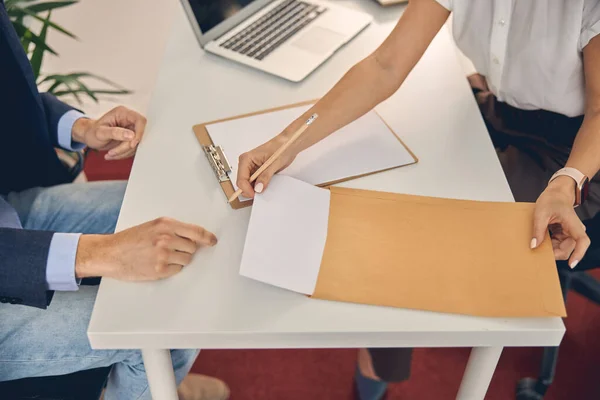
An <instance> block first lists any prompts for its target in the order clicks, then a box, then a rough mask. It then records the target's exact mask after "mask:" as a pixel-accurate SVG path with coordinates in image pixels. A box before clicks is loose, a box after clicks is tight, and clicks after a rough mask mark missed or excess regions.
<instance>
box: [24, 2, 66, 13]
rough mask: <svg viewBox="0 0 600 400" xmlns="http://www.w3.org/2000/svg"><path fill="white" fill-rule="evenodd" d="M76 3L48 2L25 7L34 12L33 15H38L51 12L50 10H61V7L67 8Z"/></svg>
mask: <svg viewBox="0 0 600 400" xmlns="http://www.w3.org/2000/svg"><path fill="white" fill-rule="evenodd" d="M75 3H77V0H69V1H49V2H46V3H37V4H33V5H30V6H27V8H28V9H29V10H30V11H32V12H34V13H39V12H44V11H51V10H55V9H57V8H62V7H68V6H70V5H73V4H75Z"/></svg>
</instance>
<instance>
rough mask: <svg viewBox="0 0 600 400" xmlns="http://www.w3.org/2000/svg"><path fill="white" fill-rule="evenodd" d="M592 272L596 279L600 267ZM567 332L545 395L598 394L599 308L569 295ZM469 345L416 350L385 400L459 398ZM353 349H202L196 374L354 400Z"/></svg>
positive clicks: (527, 353) (253, 397)
mask: <svg viewBox="0 0 600 400" xmlns="http://www.w3.org/2000/svg"><path fill="white" fill-rule="evenodd" d="M130 168H131V161H120V162H110V163H109V162H105V161H103V159H102V156H101V155H100V154H98V153H90V154H89V156H88V159H87V163H86V174H87V176H88V179H90V180H103V179H127V177H128V176H129V169H130ZM594 274H595V275H596V277H598V278H599V279H600V271H595V272H594ZM567 312H568V314H569V318H568V319H567V320H566V325H567V333H566V336H565V338H564V340H563V343H562V346H561V352H560V357H559V362H558V369H557V376H556V380H555V382H554V384H553V385H552V387H551V388H550V391H549V392H548V395H547V396H546V399H548V400H563V399H565V400H567V399H568V400H588V399H600V307H598V306H596V305H594V304H591V303H590V302H588V301H586V300H585V299H583V298H581V297H580V296H578V295H577V294H574V293H571V294H570V295H569V301H568V304H567ZM468 354H469V350H468V349H418V350H416V352H415V356H414V361H413V366H412V378H411V379H410V381H408V382H404V383H400V384H397V385H393V386H392V388H391V392H390V395H389V396H388V399H389V400H400V399H411V400H413V399H414V400H420V399H426V400H429V399H434V400H451V399H454V398H455V396H456V392H457V390H458V386H459V384H460V379H461V376H462V373H463V370H464V367H465V365H466V362H467V358H468ZM541 354H542V352H541V349H530V348H511V349H506V350H505V351H504V353H503V355H502V358H501V359H500V364H499V365H498V368H497V370H496V374H495V375H494V379H493V381H492V385H491V387H490V390H489V392H488V396H487V397H486V399H489V400H505V399H513V398H514V394H513V393H514V388H515V384H516V383H517V381H518V380H519V379H520V378H522V377H525V376H536V374H537V370H538V368H539V363H540V359H541ZM355 356H356V351H355V350H346V349H343V350H210V351H209V350H207V351H202V352H201V353H200V357H199V358H198V361H197V362H196V364H195V366H194V371H196V372H202V373H205V374H209V375H214V376H217V377H219V378H222V379H224V380H225V381H227V383H228V384H229V385H230V387H231V391H232V396H231V400H351V399H352V376H353V373H354V365H355V364H354V362H355Z"/></svg>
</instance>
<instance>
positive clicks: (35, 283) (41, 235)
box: [0, 228, 53, 308]
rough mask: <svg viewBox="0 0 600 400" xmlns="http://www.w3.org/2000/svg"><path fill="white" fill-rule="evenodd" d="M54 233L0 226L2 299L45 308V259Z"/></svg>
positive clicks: (48, 298)
mask: <svg viewBox="0 0 600 400" xmlns="http://www.w3.org/2000/svg"><path fill="white" fill-rule="evenodd" d="M52 236H53V233H52V232H46V231H28V230H23V229H16V228H0V260H1V261H0V300H3V302H4V303H12V304H24V305H28V306H33V307H38V308H46V307H47V305H48V304H49V302H50V299H51V296H52V294H51V292H50V293H48V292H47V289H46V261H47V259H48V250H49V248H50V242H51V241H52Z"/></svg>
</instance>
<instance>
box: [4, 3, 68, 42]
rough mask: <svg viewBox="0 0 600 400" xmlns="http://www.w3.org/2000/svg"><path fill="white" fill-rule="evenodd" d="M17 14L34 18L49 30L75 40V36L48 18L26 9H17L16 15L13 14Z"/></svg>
mask: <svg viewBox="0 0 600 400" xmlns="http://www.w3.org/2000/svg"><path fill="white" fill-rule="evenodd" d="M18 13H22V14H23V15H28V16H30V17H32V18H35V19H37V20H38V21H40V22H42V23H43V24H48V26H50V27H51V28H54V29H56V30H57V31H59V32H61V33H63V34H65V35H67V36H69V37H71V38H73V39H77V36H75V35H74V34H73V33H71V32H69V31H68V30H66V29H65V28H63V27H62V26H60V25H58V24H56V23H54V22H52V21H50V19H48V18H44V17H40V16H39V15H38V14H36V13H34V12H32V11H31V10H30V9H29V8H28V7H25V8H21V9H19V11H18V12H17V13H15V15H18Z"/></svg>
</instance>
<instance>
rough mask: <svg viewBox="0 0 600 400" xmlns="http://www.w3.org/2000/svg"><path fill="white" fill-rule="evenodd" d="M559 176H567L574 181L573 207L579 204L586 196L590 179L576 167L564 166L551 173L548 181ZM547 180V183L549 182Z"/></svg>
mask: <svg viewBox="0 0 600 400" xmlns="http://www.w3.org/2000/svg"><path fill="white" fill-rule="evenodd" d="M559 176H568V177H571V179H573V180H574V181H575V204H573V206H574V207H577V206H580V205H581V204H582V203H583V202H584V201H585V199H586V198H587V196H588V189H589V183H590V180H589V178H588V177H587V176H585V175H584V174H583V173H582V172H581V171H579V170H578V169H577V168H571V167H565V168H561V169H559V170H558V171H556V172H555V173H554V175H552V178H550V182H552V181H553V180H555V179H556V178H558V177H559ZM550 182H548V183H550Z"/></svg>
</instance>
